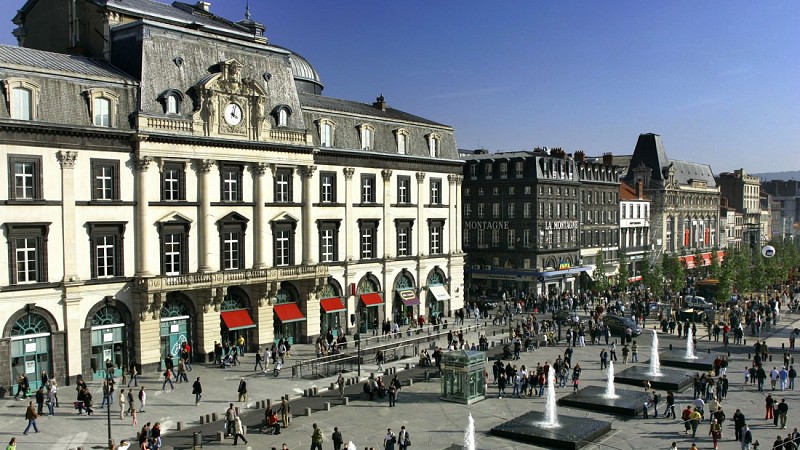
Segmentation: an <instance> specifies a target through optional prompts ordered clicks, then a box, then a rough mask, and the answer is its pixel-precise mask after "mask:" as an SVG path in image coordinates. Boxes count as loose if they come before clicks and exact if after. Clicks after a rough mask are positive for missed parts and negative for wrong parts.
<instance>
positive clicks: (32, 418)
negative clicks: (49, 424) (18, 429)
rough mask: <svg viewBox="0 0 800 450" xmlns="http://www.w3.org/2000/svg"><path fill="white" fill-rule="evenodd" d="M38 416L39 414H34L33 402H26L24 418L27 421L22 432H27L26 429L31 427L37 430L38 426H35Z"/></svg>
mask: <svg viewBox="0 0 800 450" xmlns="http://www.w3.org/2000/svg"><path fill="white" fill-rule="evenodd" d="M38 418H39V415H38V414H36V409H34V407H33V402H28V409H26V410H25V419H26V420H27V421H28V426H27V427H25V431H23V432H22V434H28V430H30V429H31V427H33V431H35V432H37V433H38V432H39V427H38V426H36V419H38Z"/></svg>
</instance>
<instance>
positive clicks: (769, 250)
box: [761, 245, 775, 258]
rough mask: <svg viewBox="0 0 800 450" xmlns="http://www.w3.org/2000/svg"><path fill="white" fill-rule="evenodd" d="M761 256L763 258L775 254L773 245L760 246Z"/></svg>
mask: <svg viewBox="0 0 800 450" xmlns="http://www.w3.org/2000/svg"><path fill="white" fill-rule="evenodd" d="M761 256H763V257H764V258H772V257H773V256H775V247H773V246H771V245H765V246H763V247H761Z"/></svg>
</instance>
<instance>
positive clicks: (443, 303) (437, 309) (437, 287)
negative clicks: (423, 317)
mask: <svg viewBox="0 0 800 450" xmlns="http://www.w3.org/2000/svg"><path fill="white" fill-rule="evenodd" d="M449 300H450V293H448V292H447V289H446V288H445V287H444V286H443V285H441V284H434V285H428V301H427V302H426V303H427V305H428V317H429V318H430V320H433V319H434V318H435V319H436V320H437V321H438V320H439V319H441V318H442V316H444V315H446V311H447V303H448V301H449Z"/></svg>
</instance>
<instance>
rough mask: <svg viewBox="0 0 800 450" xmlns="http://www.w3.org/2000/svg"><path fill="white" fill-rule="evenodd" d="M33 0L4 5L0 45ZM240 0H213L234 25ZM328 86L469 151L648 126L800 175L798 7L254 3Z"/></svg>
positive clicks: (573, 145)
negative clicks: (427, 125)
mask: <svg viewBox="0 0 800 450" xmlns="http://www.w3.org/2000/svg"><path fill="white" fill-rule="evenodd" d="M23 4H24V0H3V5H4V6H5V7H4V8H3V11H4V16H5V19H4V20H3V21H2V22H1V23H0V42H2V43H6V44H15V43H16V41H15V39H14V38H13V36H11V30H12V29H13V24H11V22H10V20H11V18H12V17H13V14H14V13H13V12H14V11H15V10H16V9H18V8H19V7H20V6H22V5H23ZM244 5H245V0H224V1H223V0H216V1H215V0H212V1H211V11H212V12H214V13H216V14H219V15H221V16H223V17H225V18H228V19H232V20H239V19H241V18H242V17H243V14H244ZM250 10H251V13H252V18H253V19H255V20H258V21H260V22H263V23H264V24H265V25H266V27H267V31H266V35H267V37H268V38H269V39H270V41H271V42H273V43H275V44H278V45H282V46H285V47H288V48H290V49H292V50H294V51H296V52H297V53H299V54H301V55H302V56H304V57H305V58H306V59H308V60H309V61H310V62H311V64H313V65H314V67H315V68H316V69H317V71H318V72H319V73H320V76H321V78H322V81H323V83H325V91H324V94H325V95H329V96H332V97H339V98H346V99H350V100H356V101H363V102H372V101H374V99H375V97H377V96H378V95H379V94H383V95H384V96H385V98H386V101H387V103H388V104H389V105H390V106H392V107H394V108H398V109H401V110H404V111H407V112H410V113H413V114H417V115H420V116H423V117H426V118H429V119H432V120H436V121H438V122H442V123H446V124H448V125H452V126H453V127H455V131H456V139H457V142H458V146H459V147H460V148H468V149H474V148H480V147H483V148H486V149H489V150H492V151H494V150H519V149H531V148H533V147H536V146H547V147H562V148H564V150H565V151H567V152H573V151H575V150H584V151H586V152H587V153H588V154H590V155H599V154H601V153H604V152H612V153H614V154H630V153H632V152H633V148H634V146H635V144H636V139H637V137H638V135H639V133H646V132H654V133H658V134H660V135H661V136H662V139H663V141H664V144H665V146H666V149H667V154H668V155H669V156H670V157H671V158H674V159H683V160H689V161H696V162H702V163H707V164H710V165H711V167H712V169H713V171H714V173H719V172H723V171H731V170H734V169H737V168H740V167H742V168H744V169H745V170H746V171H748V172H751V173H757V172H767V171H784V170H800V27H798V25H797V24H798V23H800V2H798V1H796V0H775V1H769V2H753V1H706V2H697V1H684V0H676V1H661V2H655V1H648V0H637V1H613V2H599V1H577V0H576V1H569V2H553V1H530V0H529V1H505V2H477V1H464V0H461V1H455V0H436V1H431V0H405V1H397V2H389V1H375V0H373V1H364V0H361V1H356V0H340V1H330V0H303V1H281V2H278V1H272V0H252V1H251V2H250Z"/></svg>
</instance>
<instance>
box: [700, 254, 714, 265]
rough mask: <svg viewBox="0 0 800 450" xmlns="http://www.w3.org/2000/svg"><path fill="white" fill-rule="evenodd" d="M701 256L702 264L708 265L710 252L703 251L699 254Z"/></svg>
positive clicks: (709, 263)
mask: <svg viewBox="0 0 800 450" xmlns="http://www.w3.org/2000/svg"><path fill="white" fill-rule="evenodd" d="M700 256H702V257H703V265H704V266H710V265H711V253H703V254H702V255H700Z"/></svg>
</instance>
